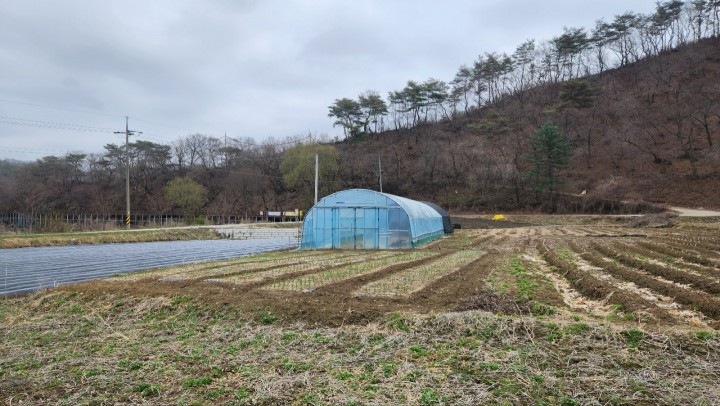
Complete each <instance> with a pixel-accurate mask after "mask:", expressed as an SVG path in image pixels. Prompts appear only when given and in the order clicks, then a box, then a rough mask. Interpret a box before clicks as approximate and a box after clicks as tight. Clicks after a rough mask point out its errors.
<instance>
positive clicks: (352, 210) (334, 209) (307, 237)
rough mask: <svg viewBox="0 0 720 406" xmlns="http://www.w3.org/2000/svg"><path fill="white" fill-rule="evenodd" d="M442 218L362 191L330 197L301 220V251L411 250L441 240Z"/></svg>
mask: <svg viewBox="0 0 720 406" xmlns="http://www.w3.org/2000/svg"><path fill="white" fill-rule="evenodd" d="M443 235H444V231H443V217H442V215H441V214H440V213H438V212H437V210H435V209H434V208H432V207H430V206H429V205H428V204H426V203H423V202H418V201H415V200H410V199H406V198H404V197H399V196H395V195H391V194H388V193H381V192H375V191H372V190H366V189H349V190H344V191H341V192H337V193H333V194H332V195H329V196H327V197H325V198H323V199H322V200H320V201H319V202H317V204H315V206H313V207H312V209H310V211H309V212H308V213H307V215H306V216H305V220H304V221H303V229H302V242H301V245H300V247H301V249H330V248H339V249H399V248H413V247H417V246H420V245H422V244H425V243H427V242H429V241H432V240H434V239H437V238H439V237H442V236H443Z"/></svg>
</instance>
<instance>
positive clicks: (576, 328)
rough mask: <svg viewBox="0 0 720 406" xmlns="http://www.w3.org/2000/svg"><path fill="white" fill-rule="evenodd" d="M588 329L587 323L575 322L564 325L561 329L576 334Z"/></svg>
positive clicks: (565, 332)
mask: <svg viewBox="0 0 720 406" xmlns="http://www.w3.org/2000/svg"><path fill="white" fill-rule="evenodd" d="M588 330H590V326H589V325H588V324H587V323H577V324H571V325H569V326H565V327H564V328H563V330H562V331H563V333H564V334H567V335H577V334H580V333H582V332H585V331H588Z"/></svg>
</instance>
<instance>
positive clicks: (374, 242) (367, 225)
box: [355, 207, 379, 249]
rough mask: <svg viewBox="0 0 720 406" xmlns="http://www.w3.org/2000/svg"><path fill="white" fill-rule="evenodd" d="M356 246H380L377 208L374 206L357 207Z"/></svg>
mask: <svg viewBox="0 0 720 406" xmlns="http://www.w3.org/2000/svg"><path fill="white" fill-rule="evenodd" d="M355 248H358V249H378V248H379V230H378V209H377V208H375V207H372V208H357V209H355Z"/></svg>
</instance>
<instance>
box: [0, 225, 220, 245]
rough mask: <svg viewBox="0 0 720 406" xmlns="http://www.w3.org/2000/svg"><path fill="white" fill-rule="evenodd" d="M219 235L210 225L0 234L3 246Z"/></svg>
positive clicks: (199, 238) (94, 242) (176, 239)
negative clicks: (130, 229)
mask: <svg viewBox="0 0 720 406" xmlns="http://www.w3.org/2000/svg"><path fill="white" fill-rule="evenodd" d="M219 238H221V237H220V235H218V234H217V233H216V232H214V231H213V230H211V229H207V228H191V229H189V228H182V229H180V228H179V229H163V230H147V231H144V230H133V231H104V232H81V233H60V234H50V233H48V234H4V235H0V248H24V247H51V246H65V245H85V244H112V243H127V242H151V241H181V240H214V239H219Z"/></svg>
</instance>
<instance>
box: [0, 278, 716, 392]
mask: <svg viewBox="0 0 720 406" xmlns="http://www.w3.org/2000/svg"><path fill="white" fill-rule="evenodd" d="M0 328H1V330H0V331H2V336H3V337H2V344H0V403H4V404H17V403H20V402H22V403H23V404H43V405H46V404H105V403H113V404H115V403H123V404H130V403H143V402H148V403H154V404H170V403H172V404H226V403H234V404H368V403H369V404H419V405H431V404H565V405H574V404H648V405H650V404H707V405H710V404H718V402H720V392H719V391H718V386H717V365H719V364H720V355H719V354H720V336H719V335H718V334H717V333H715V332H709V331H694V332H691V333H673V334H659V333H656V332H652V331H649V330H643V329H638V328H627V329H624V330H618V329H610V328H607V327H603V326H599V325H594V324H586V323H583V322H576V321H573V320H572V319H567V320H564V321H552V322H551V321H547V320H541V319H536V318H530V317H526V316H513V317H510V316H494V315H492V314H488V313H484V312H464V313H455V314H445V315H437V316H417V315H412V314H403V313H393V314H390V315H388V316H386V317H385V318H384V319H382V320H380V321H378V322H377V323H372V324H369V325H363V326H353V325H350V326H343V327H339V328H328V327H312V326H307V325H303V324H297V323H293V322H291V321H282V320H278V319H277V318H276V317H275V316H274V315H273V309H272V308H262V309H258V310H257V311H256V312H254V313H247V312H237V311H236V310H234V309H233V308H214V307H209V306H206V305H204V304H203V303H198V302H196V301H194V300H192V299H190V298H188V297H184V296H178V297H157V298H132V297H124V296H115V295H113V294H110V293H108V294H107V295H106V296H105V297H102V298H96V299H94V300H92V301H87V300H86V299H85V298H84V297H83V296H82V295H78V294H74V293H67V292H64V293H52V294H43V295H36V296H31V297H25V298H21V299H14V300H9V301H3V302H0Z"/></svg>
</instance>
